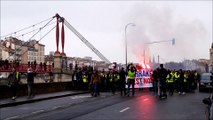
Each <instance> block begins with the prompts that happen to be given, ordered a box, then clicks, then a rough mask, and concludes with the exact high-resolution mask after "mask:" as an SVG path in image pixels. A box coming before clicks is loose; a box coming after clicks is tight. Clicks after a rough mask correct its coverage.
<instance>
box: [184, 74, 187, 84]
mask: <svg viewBox="0 0 213 120" xmlns="http://www.w3.org/2000/svg"><path fill="white" fill-rule="evenodd" d="M183 82H187V74H186V73H184V79H183Z"/></svg>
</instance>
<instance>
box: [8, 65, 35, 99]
mask: <svg viewBox="0 0 213 120" xmlns="http://www.w3.org/2000/svg"><path fill="white" fill-rule="evenodd" d="M35 75H36V73H35V72H33V69H32V68H31V67H29V68H28V71H27V91H28V98H32V97H33V96H34V91H33V86H34V76H35ZM20 79H21V74H20V73H19V72H18V71H17V70H16V69H15V68H12V73H11V74H10V75H9V76H8V86H9V87H10V88H11V90H12V95H13V97H12V100H15V99H16V97H17V92H18V89H19V85H20Z"/></svg>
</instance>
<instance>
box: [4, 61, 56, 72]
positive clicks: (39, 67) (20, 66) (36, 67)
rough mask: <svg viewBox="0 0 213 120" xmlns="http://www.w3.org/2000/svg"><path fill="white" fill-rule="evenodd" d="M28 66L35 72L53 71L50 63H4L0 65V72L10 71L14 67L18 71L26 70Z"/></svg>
mask: <svg viewBox="0 0 213 120" xmlns="http://www.w3.org/2000/svg"><path fill="white" fill-rule="evenodd" d="M29 67H31V68H32V69H33V71H34V72H36V73H50V72H52V71H53V66H52V65H40V64H14V63H6V64H3V65H1V66H0V72H12V68H15V69H16V70H17V71H18V72H27V69H28V68H29Z"/></svg>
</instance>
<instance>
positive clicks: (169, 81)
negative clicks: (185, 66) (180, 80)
mask: <svg viewBox="0 0 213 120" xmlns="http://www.w3.org/2000/svg"><path fill="white" fill-rule="evenodd" d="M166 78H167V82H168V83H173V82H174V74H173V73H170V74H168V75H167V77H166Z"/></svg>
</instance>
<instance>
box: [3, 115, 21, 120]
mask: <svg viewBox="0 0 213 120" xmlns="http://www.w3.org/2000/svg"><path fill="white" fill-rule="evenodd" d="M18 118H19V116H13V117H9V118H6V119H4V120H12V119H18Z"/></svg>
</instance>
